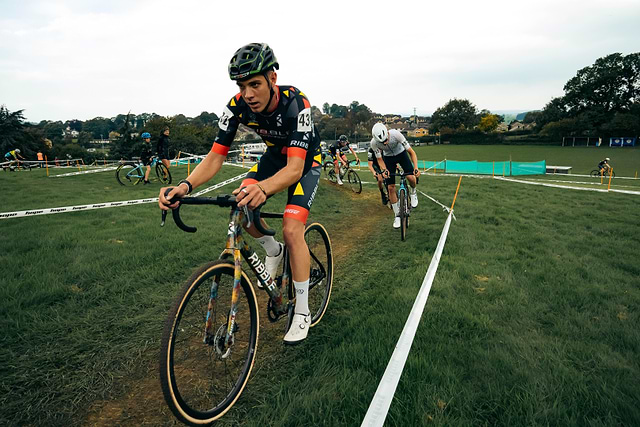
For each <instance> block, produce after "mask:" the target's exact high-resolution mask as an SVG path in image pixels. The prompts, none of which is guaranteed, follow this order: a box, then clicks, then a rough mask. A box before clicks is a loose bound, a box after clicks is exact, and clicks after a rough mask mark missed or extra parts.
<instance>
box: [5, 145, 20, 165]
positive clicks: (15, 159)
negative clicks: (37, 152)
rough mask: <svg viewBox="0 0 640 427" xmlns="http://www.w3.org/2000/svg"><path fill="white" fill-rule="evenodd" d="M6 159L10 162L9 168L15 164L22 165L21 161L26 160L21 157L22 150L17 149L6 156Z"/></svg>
mask: <svg viewBox="0 0 640 427" xmlns="http://www.w3.org/2000/svg"><path fill="white" fill-rule="evenodd" d="M4 159H5V160H6V161H8V162H9V166H12V165H13V163H18V164H20V160H19V159H22V160H25V158H24V157H22V156H21V155H20V149H19V148H15V149H13V150H11V151H9V152H8V153H6V154H5V155H4Z"/></svg>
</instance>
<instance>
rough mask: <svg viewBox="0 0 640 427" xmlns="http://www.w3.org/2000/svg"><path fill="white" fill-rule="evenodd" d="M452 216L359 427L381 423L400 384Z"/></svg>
mask: <svg viewBox="0 0 640 427" xmlns="http://www.w3.org/2000/svg"><path fill="white" fill-rule="evenodd" d="M452 214H453V212H451V213H450V214H449V216H447V221H446V222H445V224H444V228H443V229H442V234H440V240H438V246H437V247H436V251H435V253H434V254H433V258H431V263H430V264H429V269H428V270H427V274H426V276H425V277H424V280H423V282H422V286H421V287H420V291H419V292H418V296H417V297H416V300H415V302H414V303H413V308H411V312H410V313H409V317H408V318H407V321H406V323H405V324H404V329H402V333H401V334H400V338H399V339H398V343H397V344H396V348H395V350H394V351H393V354H392V355H391V359H390V360H389V364H388V365H387V369H386V370H385V371H384V375H383V376H382V379H381V380H380V384H379V385H378V389H377V390H376V393H375V395H374V396H373V400H372V401H371V404H370V405H369V409H368V410H367V413H366V415H365V417H364V420H362V424H361V426H367V427H368V426H374V427H377V426H382V425H383V424H384V420H385V418H386V417H387V412H389V407H390V406H391V400H392V399H393V395H394V394H395V392H396V387H397V386H398V382H399V381H400V375H402V370H403V369H404V364H405V363H406V361H407V357H408V355H409V351H410V350H411V345H412V344H413V338H414V337H415V335H416V331H417V330H418V324H419V323H420V318H421V317H422V312H423V310H424V306H425V304H426V303H427V298H428V297H429V291H431V284H432V283H433V279H434V278H435V276H436V271H437V270H438V264H439V263H440V256H441V255H442V250H443V249H444V244H445V242H446V241H447V234H448V233H449V226H450V225H451V217H452Z"/></svg>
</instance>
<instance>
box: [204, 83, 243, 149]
mask: <svg viewBox="0 0 640 427" xmlns="http://www.w3.org/2000/svg"><path fill="white" fill-rule="evenodd" d="M240 102H241V96H240V94H239V93H238V94H237V95H236V96H234V97H233V98H231V100H230V101H229V103H228V104H227V105H225V107H224V109H223V110H222V115H221V116H220V118H219V119H218V128H219V129H220V131H219V132H218V136H216V139H215V140H214V141H213V145H212V146H211V151H213V152H214V153H218V154H221V155H223V156H226V155H227V154H228V153H229V148H231V144H232V143H233V138H235V136H236V132H237V131H238V126H239V125H240V123H241V121H240V115H241V108H240V106H239V104H240Z"/></svg>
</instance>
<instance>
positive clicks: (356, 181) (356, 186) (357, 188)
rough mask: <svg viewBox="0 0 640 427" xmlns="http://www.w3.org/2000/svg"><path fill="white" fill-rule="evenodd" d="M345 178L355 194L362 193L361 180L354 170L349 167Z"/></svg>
mask: <svg viewBox="0 0 640 427" xmlns="http://www.w3.org/2000/svg"><path fill="white" fill-rule="evenodd" d="M347 180H348V181H349V185H350V186H351V191H353V192H354V193H356V194H360V193H362V181H360V177H359V176H358V174H357V173H356V171H354V170H352V169H349V172H348V173H347Z"/></svg>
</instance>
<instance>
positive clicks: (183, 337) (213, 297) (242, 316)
mask: <svg viewBox="0 0 640 427" xmlns="http://www.w3.org/2000/svg"><path fill="white" fill-rule="evenodd" d="M233 276H234V266H233V264H231V263H229V262H228V261H225V260H218V261H215V262H213V263H209V264H207V265H205V266H204V267H202V268H200V269H199V270H198V271H197V272H196V273H194V274H193V275H192V276H191V277H190V278H189V280H188V281H187V283H186V284H185V285H184V286H183V288H182V290H181V291H180V294H179V296H178V298H177V299H176V300H175V302H174V304H173V307H172V308H171V311H170V312H169V316H168V318H167V321H166V323H165V328H164V332H163V334H162V342H161V349H160V383H161V385H162V392H163V394H164V398H165V401H166V402H167V405H168V406H169V408H170V409H171V412H173V414H174V415H175V416H176V417H177V418H178V419H179V420H180V421H182V422H184V423H187V424H192V425H193V424H197V425H203V424H209V423H212V422H213V421H215V420H217V419H218V418H220V417H221V416H223V415H224V414H225V413H226V412H227V411H228V410H229V409H231V407H232V406H233V405H234V403H235V402H236V401H237V400H238V398H239V397H240V394H241V393H242V391H243V390H244V388H245V386H246V384H247V381H248V379H249V375H250V373H251V369H252V367H253V363H254V360H255V356H256V349H257V345H258V326H259V320H258V311H257V303H256V296H255V293H254V291H253V288H252V287H251V285H250V284H249V280H248V279H247V276H246V275H245V274H244V273H243V274H242V276H241V279H240V286H239V295H238V297H239V298H238V305H237V309H238V311H237V313H236V317H235V323H234V328H233V338H232V340H231V341H228V340H227V339H226V332H227V324H228V318H229V313H230V310H231V295H232V290H233V286H234V280H233ZM208 322H210V324H209V323H208Z"/></svg>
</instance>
